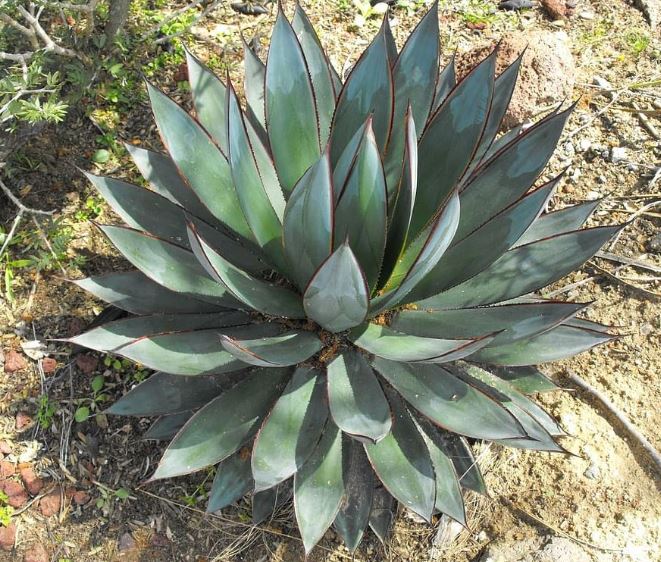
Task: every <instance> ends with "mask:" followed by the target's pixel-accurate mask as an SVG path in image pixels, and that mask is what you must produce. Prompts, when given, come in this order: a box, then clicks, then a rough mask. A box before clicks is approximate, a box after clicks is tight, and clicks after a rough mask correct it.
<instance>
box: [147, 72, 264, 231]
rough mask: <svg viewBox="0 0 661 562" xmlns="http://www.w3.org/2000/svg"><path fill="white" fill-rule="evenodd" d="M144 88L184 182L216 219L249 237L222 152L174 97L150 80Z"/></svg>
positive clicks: (246, 224) (164, 140)
mask: <svg viewBox="0 0 661 562" xmlns="http://www.w3.org/2000/svg"><path fill="white" fill-rule="evenodd" d="M147 89H148V91H149V97H150V99H151V105H152V110H153V111H154V117H155V118H156V124H157V125H158V129H159V131H160V132H161V135H162V137H163V142H164V144H165V146H166V148H167V150H168V152H169V153H170V155H171V156H172V159H173V160H174V162H175V164H176V165H177V168H178V169H179V170H180V171H181V173H182V174H183V176H184V177H185V178H186V181H187V183H188V184H189V185H190V187H191V188H192V189H193V191H195V193H196V194H197V196H198V197H199V198H200V200H201V201H202V202H203V203H204V205H205V206H206V207H207V208H208V209H209V210H210V211H211V213H212V214H213V215H214V216H215V217H216V218H217V219H218V220H219V221H221V222H222V223H223V224H225V225H227V226H228V227H229V228H231V229H232V230H234V232H236V233H237V234H239V235H241V236H243V237H244V238H248V239H252V233H251V232H250V228H249V227H248V223H247V222H246V219H245V217H244V216H243V212H242V210H241V205H240V204H239V200H238V197H237V194H236V190H235V188H234V185H233V183H232V174H231V172H230V167H229V163H228V162H227V158H225V155H224V154H223V153H222V152H221V151H220V149H219V148H218V147H217V146H216V144H215V143H214V142H213V140H212V139H211V138H210V137H209V135H208V134H207V132H206V131H205V130H204V129H203V128H202V127H201V126H200V125H199V124H198V123H197V122H196V121H195V120H194V119H193V118H192V117H191V116H190V115H188V113H186V112H185V111H184V110H183V109H182V108H181V107H179V106H178V105H177V104H176V103H175V102H174V101H172V100H171V99H170V98H168V97H167V96H166V95H165V94H163V93H162V92H161V91H160V90H158V89H156V88H154V87H153V86H151V85H150V84H147Z"/></svg>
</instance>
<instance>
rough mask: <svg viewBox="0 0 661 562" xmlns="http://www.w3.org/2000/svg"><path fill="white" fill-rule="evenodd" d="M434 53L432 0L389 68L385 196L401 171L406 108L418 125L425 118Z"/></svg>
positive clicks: (435, 10) (433, 76) (436, 44)
mask: <svg viewBox="0 0 661 562" xmlns="http://www.w3.org/2000/svg"><path fill="white" fill-rule="evenodd" d="M438 57H439V41H438V2H434V3H433V4H432V6H431V8H430V9H429V10H428V11H427V13H426V14H425V15H424V17H423V18H422V20H420V23H419V24H418V25H417V26H416V28H415V29H414V30H413V32H412V33H411V35H409V37H408V39H407V41H406V43H405V44H404V47H403V48H402V51H401V52H400V54H399V57H397V62H396V63H395V66H394V67H393V70H392V73H393V82H394V89H395V107H394V112H393V125H394V126H393V127H392V132H391V135H390V139H389V141H388V147H387V154H386V158H385V161H384V168H385V172H386V178H387V182H388V194H389V199H392V198H393V197H394V195H395V193H396V191H397V186H398V184H399V178H400V176H401V172H402V159H403V157H404V151H405V144H406V129H405V127H403V126H402V125H404V123H405V122H406V121H405V114H406V112H407V108H408V107H410V108H411V111H412V116H413V120H414V121H415V122H416V123H420V124H421V125H422V124H424V123H426V122H427V117H429V112H430V110H431V104H432V101H433V99H434V94H435V91H434V88H435V85H436V80H437V78H438ZM420 131H421V132H422V127H421V129H420Z"/></svg>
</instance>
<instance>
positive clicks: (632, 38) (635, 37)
mask: <svg viewBox="0 0 661 562" xmlns="http://www.w3.org/2000/svg"><path fill="white" fill-rule="evenodd" d="M624 40H625V42H626V44H627V46H628V47H629V49H630V50H631V51H632V52H633V53H634V54H635V55H640V54H641V53H642V52H643V51H645V50H646V49H647V47H649V45H650V42H651V41H652V38H651V37H650V36H649V34H647V33H645V32H643V31H640V30H637V29H634V30H632V31H629V32H628V33H627V34H626V35H625V36H624Z"/></svg>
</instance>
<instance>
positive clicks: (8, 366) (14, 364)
mask: <svg viewBox="0 0 661 562" xmlns="http://www.w3.org/2000/svg"><path fill="white" fill-rule="evenodd" d="M27 366H28V364H27V361H26V360H25V358H24V357H23V356H22V355H21V354H20V353H18V351H16V350H14V349H10V350H8V351H6V352H5V373H15V372H16V371H22V370H23V369H25V368H26V367H27Z"/></svg>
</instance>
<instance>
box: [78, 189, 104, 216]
mask: <svg viewBox="0 0 661 562" xmlns="http://www.w3.org/2000/svg"><path fill="white" fill-rule="evenodd" d="M102 210H103V200H101V199H99V198H98V197H94V196H93V195H92V196H90V197H88V198H87V199H85V203H84V205H83V208H82V209H79V210H78V211H76V213H75V215H74V216H75V219H76V220H77V221H78V222H85V221H88V220H92V219H95V218H97V217H98V216H99V215H100V214H101V211H102Z"/></svg>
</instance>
